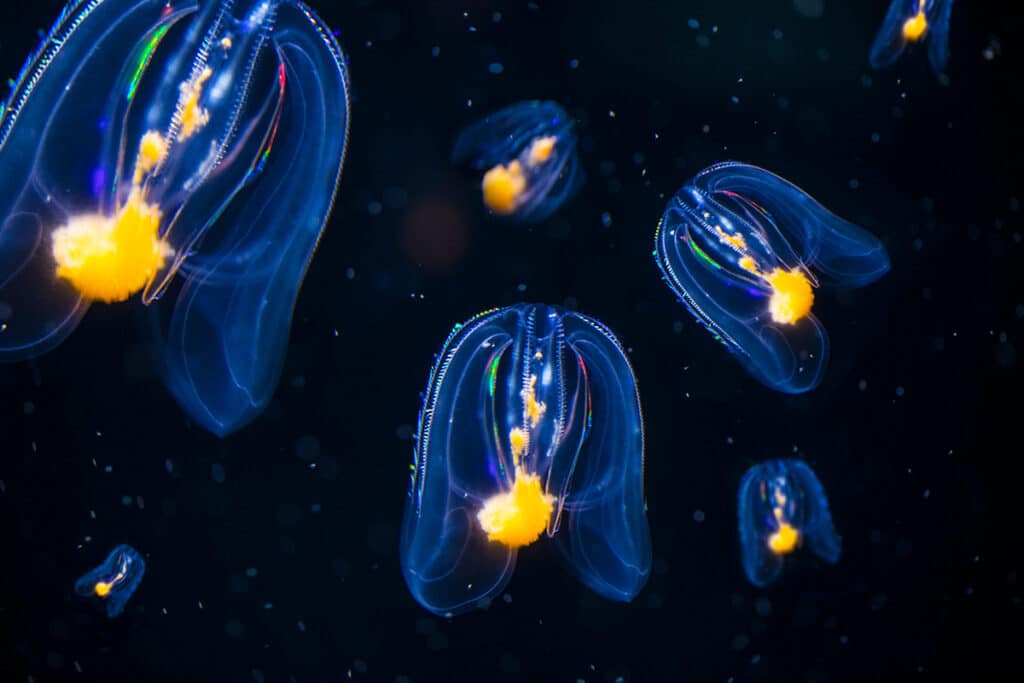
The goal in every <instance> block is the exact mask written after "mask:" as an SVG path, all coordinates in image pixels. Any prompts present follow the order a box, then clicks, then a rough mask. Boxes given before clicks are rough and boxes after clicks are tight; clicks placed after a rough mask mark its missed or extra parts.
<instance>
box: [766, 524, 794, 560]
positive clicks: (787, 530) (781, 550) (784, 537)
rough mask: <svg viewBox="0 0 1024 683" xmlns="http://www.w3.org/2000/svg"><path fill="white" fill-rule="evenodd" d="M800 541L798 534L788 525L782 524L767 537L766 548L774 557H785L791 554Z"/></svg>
mask: <svg viewBox="0 0 1024 683" xmlns="http://www.w3.org/2000/svg"><path fill="white" fill-rule="evenodd" d="M799 540H800V532H799V531H797V530H796V529H794V528H793V527H791V526H790V525H789V524H786V523H785V522H782V523H781V524H780V525H779V530H778V531H776V532H775V533H774V534H772V535H771V536H769V537H768V547H769V548H771V551H772V552H773V553H775V554H776V555H785V554H786V553H790V552H793V549H794V548H796V543H797V541H799Z"/></svg>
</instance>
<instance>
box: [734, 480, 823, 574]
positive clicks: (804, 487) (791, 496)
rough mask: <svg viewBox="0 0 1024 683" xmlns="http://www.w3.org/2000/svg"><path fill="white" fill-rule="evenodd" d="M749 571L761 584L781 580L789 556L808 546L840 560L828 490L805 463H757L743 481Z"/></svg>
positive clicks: (743, 540)
mask: <svg viewBox="0 0 1024 683" xmlns="http://www.w3.org/2000/svg"><path fill="white" fill-rule="evenodd" d="M738 508H739V510H738V515H739V527H740V554H741V555H742V558H743V570H744V571H745V572H746V574H747V578H748V579H750V583H752V584H754V585H755V586H764V585H765V584H768V583H771V582H772V581H774V580H775V579H776V578H778V576H779V573H780V572H781V571H782V564H783V558H784V556H785V555H788V554H789V553H791V552H793V551H794V550H796V549H798V548H803V547H805V546H806V547H807V548H809V549H810V550H811V551H812V552H813V553H814V554H815V555H817V556H818V557H820V558H821V559H822V560H824V561H825V562H828V563H829V564H835V563H836V562H838V561H839V551H840V538H839V535H838V534H836V530H835V529H834V528H833V527H832V515H830V514H829V511H828V500H827V499H826V498H825V490H824V489H823V488H822V487H821V483H820V482H819V481H818V478H817V477H816V476H814V472H812V471H811V468H809V467H808V466H807V465H806V464H804V463H803V462H801V461H799V460H771V461H768V462H763V463H761V464H759V465H754V466H753V467H751V468H750V469H749V470H747V473H746V474H744V475H743V479H742V481H740V492H739V499H738Z"/></svg>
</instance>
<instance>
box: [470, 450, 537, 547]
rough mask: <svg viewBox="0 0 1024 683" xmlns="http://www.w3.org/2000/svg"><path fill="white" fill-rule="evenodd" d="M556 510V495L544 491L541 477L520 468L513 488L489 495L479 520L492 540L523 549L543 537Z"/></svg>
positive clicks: (479, 513)
mask: <svg viewBox="0 0 1024 683" xmlns="http://www.w3.org/2000/svg"><path fill="white" fill-rule="evenodd" d="M554 509H555V498H554V496H551V495H549V494H547V493H544V490H543V488H542V487H541V483H540V477H538V476H537V475H536V474H531V473H529V472H526V471H524V470H523V468H522V467H516V470H515V481H514V482H513V484H512V490H511V491H509V492H507V493H499V494H497V495H494V496H491V497H490V498H488V499H487V501H486V502H485V503H484V506H483V508H482V509H481V510H480V512H478V513H477V520H479V522H480V527H481V528H482V529H483V530H484V532H485V533H486V534H487V538H488V539H490V540H492V541H497V542H498V543H503V544H504V545H507V546H508V547H509V548H519V547H521V546H524V545H529V544H530V543H533V542H534V541H536V540H537V539H538V538H540V535H541V534H542V533H544V530H545V529H546V528H547V526H548V522H549V521H550V520H551V513H552V511H554Z"/></svg>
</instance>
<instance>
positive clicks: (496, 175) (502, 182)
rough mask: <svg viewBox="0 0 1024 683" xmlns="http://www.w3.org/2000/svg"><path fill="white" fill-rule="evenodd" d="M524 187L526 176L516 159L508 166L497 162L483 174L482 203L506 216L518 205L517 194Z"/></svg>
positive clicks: (518, 194) (520, 192)
mask: <svg viewBox="0 0 1024 683" xmlns="http://www.w3.org/2000/svg"><path fill="white" fill-rule="evenodd" d="M525 189H526V176H525V175H523V167H522V165H520V163H519V162H518V161H513V162H511V163H510V164H509V165H508V166H502V165H501V164H498V165H497V166H495V167H494V168H492V169H491V170H489V171H487V173H485V174H484V183H483V190H484V204H486V205H487V208H489V209H490V210H491V211H493V212H494V213H497V214H500V215H502V216H507V215H508V214H510V213H512V212H513V211H515V210H516V208H517V207H518V206H519V196H520V195H521V194H522V193H523V190H525Z"/></svg>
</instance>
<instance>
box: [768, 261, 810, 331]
mask: <svg viewBox="0 0 1024 683" xmlns="http://www.w3.org/2000/svg"><path fill="white" fill-rule="evenodd" d="M765 279H766V280H767V281H768V284H770V285H771V287H772V298H771V300H770V301H769V302H768V311H769V313H771V316H772V320H774V321H775V322H777V323H785V324H792V323H795V322H796V321H798V320H800V319H801V318H803V317H804V316H806V315H807V314H808V313H810V312H811V306H812V305H813V304H814V290H813V289H811V283H810V282H809V281H808V280H807V276H806V275H804V273H803V271H801V270H800V269H799V268H794V269H793V270H789V271H786V270H782V269H781V268H776V269H775V270H773V271H772V272H771V273H769V274H768V275H767V276H766V277H765Z"/></svg>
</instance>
